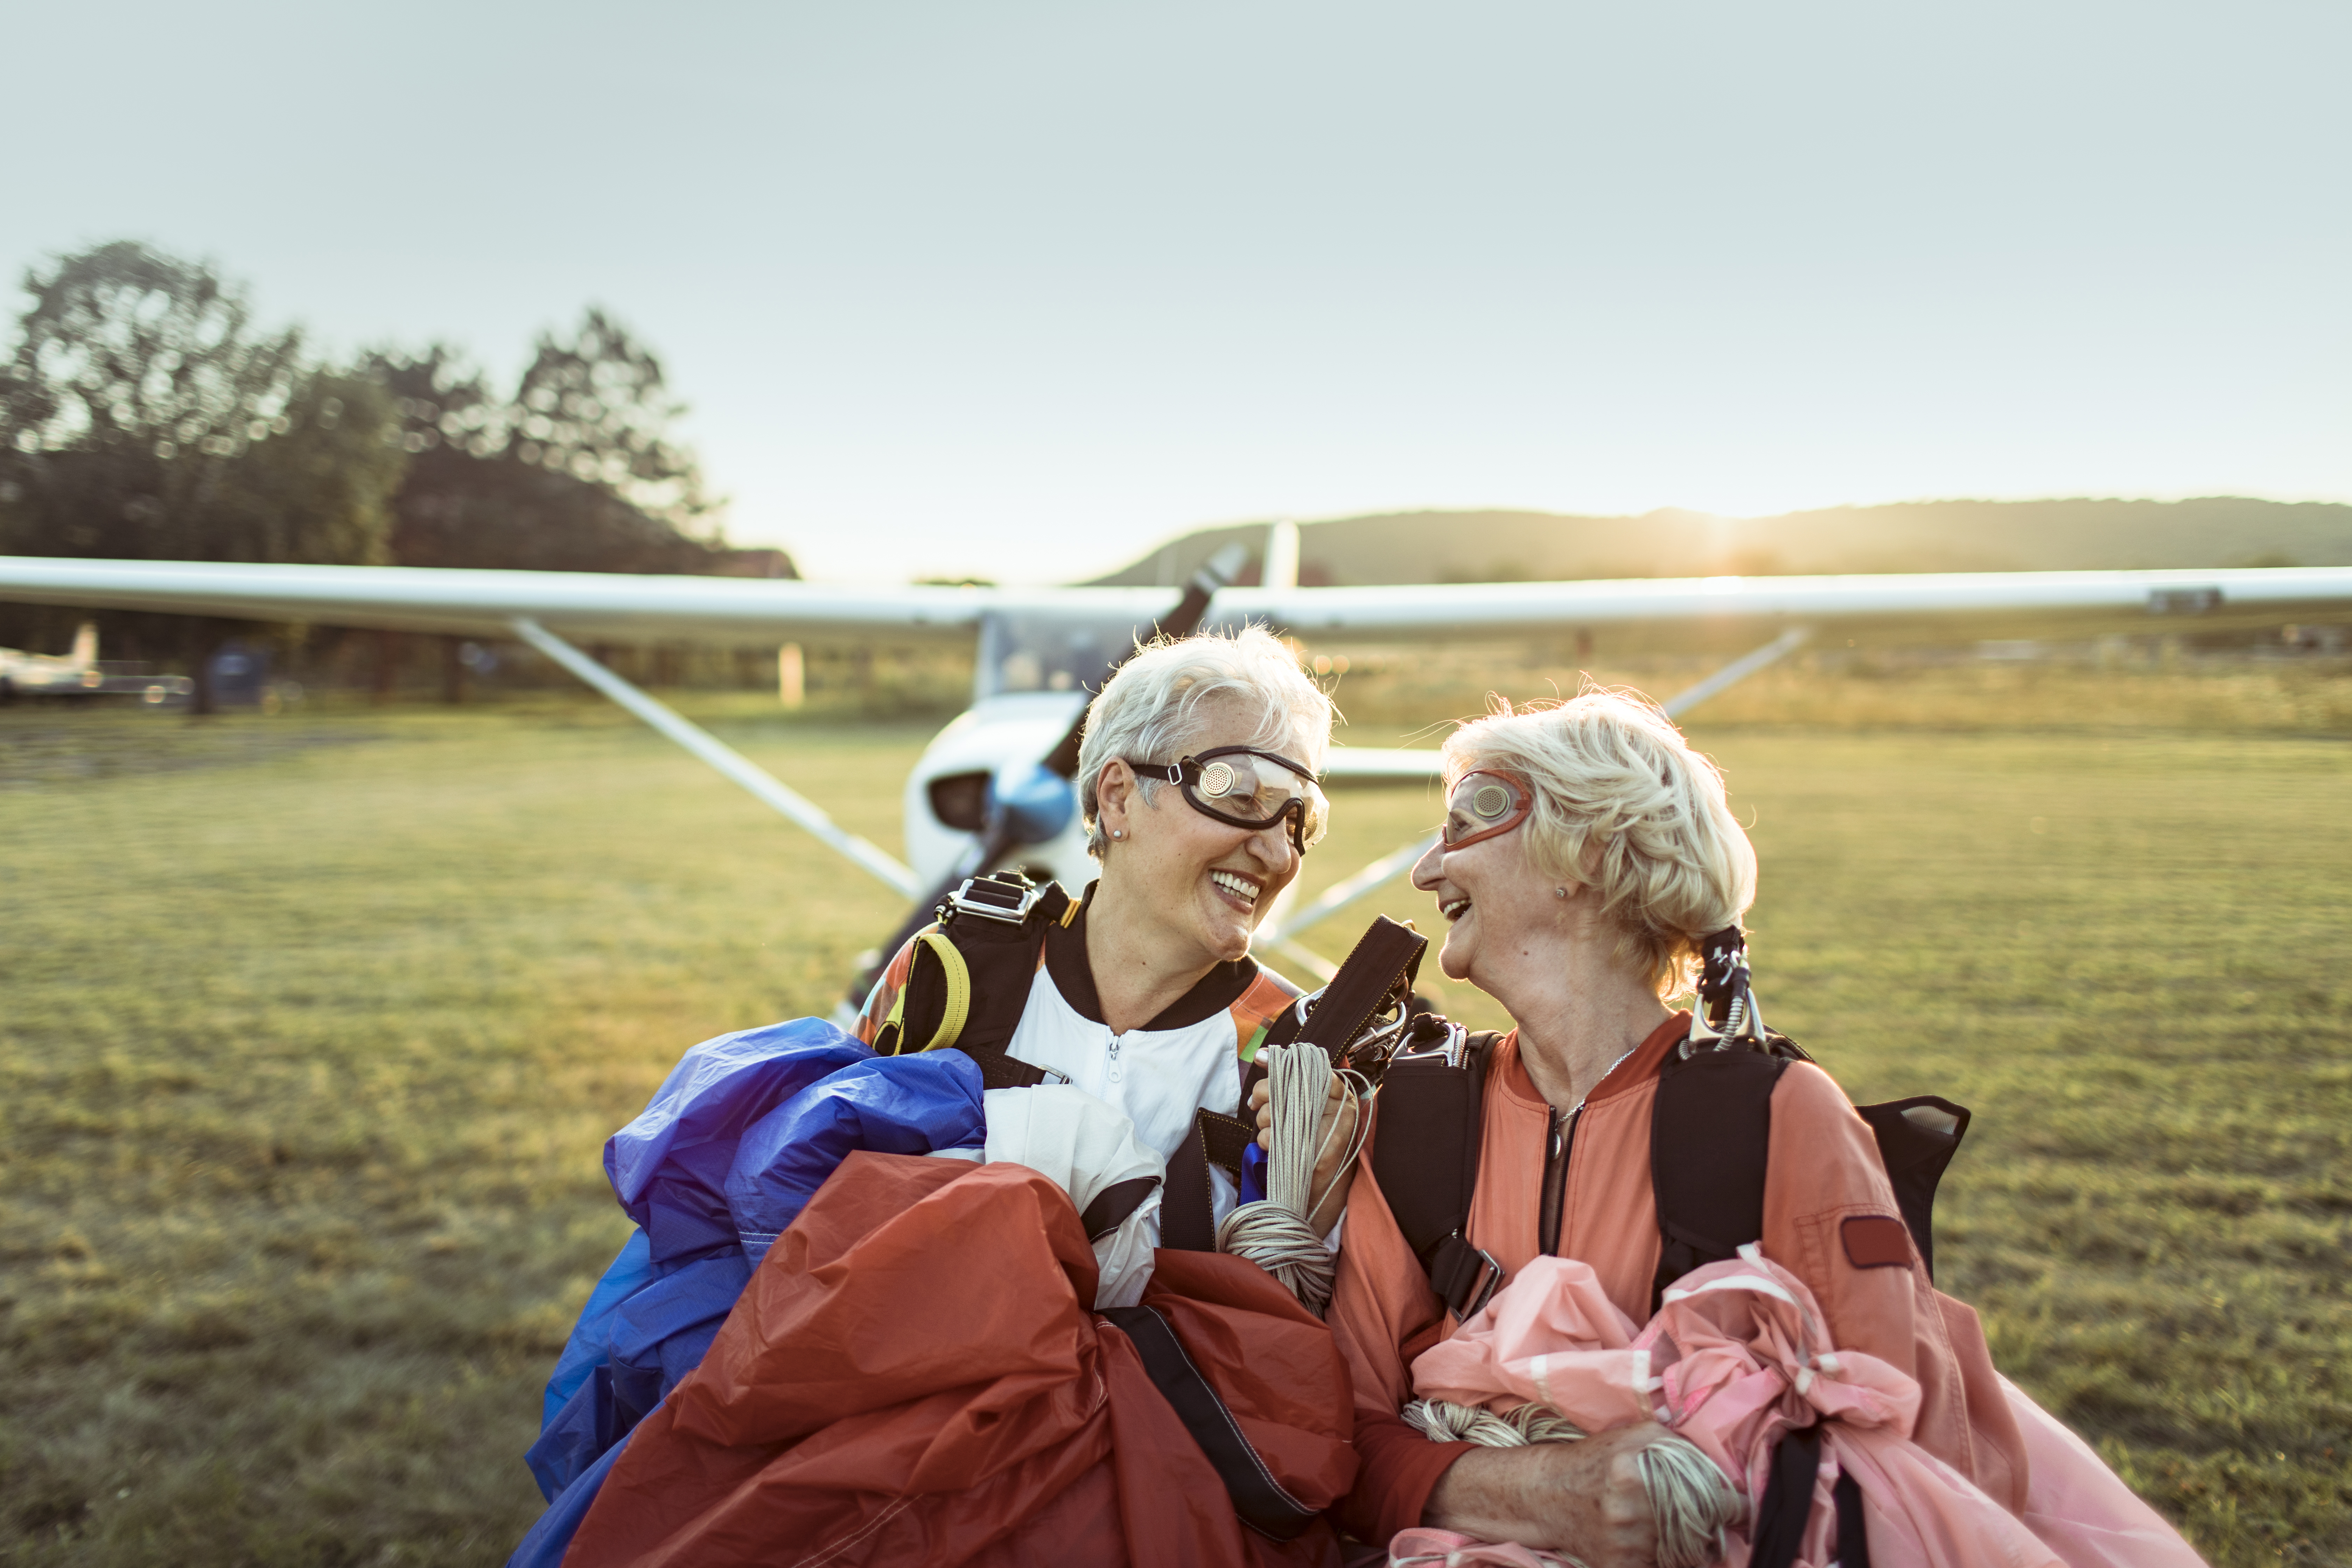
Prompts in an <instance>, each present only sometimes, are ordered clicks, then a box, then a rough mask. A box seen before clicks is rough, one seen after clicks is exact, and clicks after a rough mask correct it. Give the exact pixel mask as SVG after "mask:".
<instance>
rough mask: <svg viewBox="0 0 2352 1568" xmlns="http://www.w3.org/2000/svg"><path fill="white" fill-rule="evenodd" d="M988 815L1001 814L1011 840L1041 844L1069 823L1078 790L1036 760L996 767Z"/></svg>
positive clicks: (989, 793) (1075, 812)
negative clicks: (1010, 833) (1011, 833)
mask: <svg viewBox="0 0 2352 1568" xmlns="http://www.w3.org/2000/svg"><path fill="white" fill-rule="evenodd" d="M988 807H989V815H990V816H996V815H997V814H998V813H1000V812H1001V813H1003V820H1004V824H1005V826H1007V827H1009V828H1011V829H1012V832H1013V838H1014V840H1015V841H1016V842H1018V843H1022V844H1043V843H1045V841H1046V840H1047V839H1049V838H1051V837H1054V836H1055V834H1057V833H1059V832H1061V831H1062V829H1064V828H1065V827H1067V826H1069V825H1070V818H1071V817H1073V816H1076V815H1077V811H1078V792H1077V790H1076V787H1075V786H1074V785H1073V784H1071V783H1070V781H1069V780H1067V779H1066V778H1064V777H1063V776H1062V775H1061V774H1059V773H1055V772H1053V771H1052V770H1050V769H1048V768H1045V767H1043V766H1041V765H1040V764H1038V763H1017V764H1013V765H1010V766H1006V767H1002V768H999V769H997V771H996V776H995V777H994V778H992V779H991V780H990V781H989V784H988Z"/></svg>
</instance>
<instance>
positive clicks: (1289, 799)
mask: <svg viewBox="0 0 2352 1568" xmlns="http://www.w3.org/2000/svg"><path fill="white" fill-rule="evenodd" d="M1127 765H1128V766H1129V767H1130V768H1133V769H1134V770H1135V772H1136V774H1137V776H1138V777H1140V778H1147V779H1165V780H1166V781H1167V782H1168V783H1170V784H1174V785H1175V786H1176V787H1177V788H1178V789H1180V790H1181V791H1182V792H1183V794H1184V799H1185V802H1186V804H1188V805H1191V806H1192V809H1193V810H1194V811H1197V812H1199V813H1200V814H1201V815H1202V816H1206V817H1211V818H1213V819H1214V820H1216V821H1218V822H1223V823H1228V824H1231V825H1232V826H1235V827H1247V828H1251V829H1257V828H1265V827H1272V826H1274V825H1275V824H1276V823H1277V822H1280V821H1281V820H1283V818H1285V817H1288V818H1289V819H1290V847H1292V848H1293V849H1296V850H1297V851H1298V852H1299V853H1300V854H1302V855H1304V854H1305V853H1307V846H1308V845H1310V844H1313V843H1314V842H1315V841H1316V840H1317V839H1318V838H1320V837H1323V828H1324V826H1325V825H1326V824H1327V823H1328V821H1329V820H1330V815H1331V806H1330V803H1329V802H1328V801H1327V800H1325V799H1324V798H1323V786H1322V781H1321V780H1319V779H1318V778H1317V777H1316V776H1315V775H1314V773H1312V772H1310V771H1309V770H1307V768H1306V767H1304V766H1302V765H1300V764H1299V763H1294V762H1292V761H1291V760H1290V759H1289V758H1288V757H1280V756H1276V755H1275V753H1273V752H1261V751H1259V750H1257V749H1256V748H1255V747H1254V746H1217V747H1213V748H1212V749H1211V750H1209V751H1205V752H1201V753H1200V754H1199V755H1198V756H1192V757H1180V758H1178V759H1177V760H1176V761H1175V762H1172V763H1139V762H1136V761H1134V760H1133V759H1132V758H1129V760H1128V763H1127Z"/></svg>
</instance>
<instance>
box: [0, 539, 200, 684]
mask: <svg viewBox="0 0 2352 1568" xmlns="http://www.w3.org/2000/svg"><path fill="white" fill-rule="evenodd" d="M0 559H5V557H0ZM118 668H119V667H118ZM193 686H194V682H193V681H191V680H189V679H188V678H187V677H186V676H184V675H156V676H142V675H123V674H119V673H118V674H113V675H110V674H108V673H107V671H106V668H105V666H103V665H101V664H100V663H99V662H98V623H96V622H95V621H84V622H82V624H81V625H80V626H79V627H78V628H76V630H75V632H74V640H73V647H72V648H71V649H70V650H69V651H68V652H67V653H64V654H61V655H60V654H46V653H26V652H25V651H24V650H23V649H22V648H14V647H0V702H13V701H15V700H16V699H17V698H19V697H94V696H100V695H116V694H122V693H129V694H131V695H135V696H136V697H138V698H139V700H141V701H142V702H145V703H146V704H148V705H149V706H150V707H161V706H162V705H163V703H165V702H168V701H170V700H173V698H175V697H185V696H187V694H188V692H189V690H190V689H191V688H192V687H193Z"/></svg>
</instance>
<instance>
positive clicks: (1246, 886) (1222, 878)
mask: <svg viewBox="0 0 2352 1568" xmlns="http://www.w3.org/2000/svg"><path fill="white" fill-rule="evenodd" d="M1209 880H1211V881H1212V882H1214V883H1215V884H1216V885H1217V886H1218V887H1220V888H1223V889H1224V890H1225V891H1226V892H1228V893H1231V894H1232V895H1233V896H1234V897H1235V898H1237V899H1239V900H1241V901H1242V902H1244V903H1245V904H1255V903H1256V902H1257V884H1256V883H1255V882H1253V881H1251V880H1250V879H1248V878H1247V877H1236V876H1234V874H1233V873H1232V872H1231V871H1212V872H1210V873H1209Z"/></svg>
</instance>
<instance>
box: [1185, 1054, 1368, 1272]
mask: <svg viewBox="0 0 2352 1568" xmlns="http://www.w3.org/2000/svg"><path fill="white" fill-rule="evenodd" d="M1264 1059H1265V1064H1266V1104H1267V1106H1268V1108H1269V1109H1270V1110H1272V1111H1273V1113H1274V1126H1273V1133H1274V1137H1273V1148H1272V1149H1270V1150H1269V1151H1268V1152H1267V1159H1266V1172H1265V1201H1264V1202H1263V1203H1254V1204H1244V1205H1241V1206H1240V1207H1239V1208H1236V1209H1234V1212H1233V1213H1231V1214H1229V1215H1226V1216H1225V1219H1224V1223H1223V1225H1220V1226H1217V1250H1218V1251H1220V1252H1229V1253H1232V1254H1233V1255H1234V1257H1236V1258H1248V1259H1249V1260H1250V1261H1251V1262H1252V1263H1255V1264H1256V1265H1257V1266H1258V1267H1259V1268H1263V1269H1265V1271H1266V1272H1267V1273H1269V1274H1271V1275H1273V1276H1274V1277H1275V1278H1276V1279H1279V1280H1281V1281H1282V1283H1283V1284H1284V1285H1285V1286H1286V1287H1287V1288H1288V1289H1289V1290H1290V1293H1291V1294H1292V1295H1294V1296H1296V1297H1297V1298H1298V1300H1299V1302H1300V1304H1301V1305H1303V1306H1304V1307H1306V1309H1307V1310H1308V1311H1310V1312H1312V1313H1314V1314H1315V1315H1316V1316H1317V1317H1318V1318H1319V1317H1321V1316H1322V1315H1323V1312H1324V1310H1325V1309H1326V1308H1328V1306H1329V1305H1330V1304H1331V1285H1332V1280H1333V1278H1334V1276H1335V1275H1336V1273H1337V1268H1336V1267H1335V1265H1334V1264H1333V1262H1332V1258H1331V1252H1330V1249H1329V1248H1328V1247H1325V1246H1324V1245H1323V1237H1322V1236H1321V1234H1320V1233H1319V1232H1318V1231H1317V1230H1316V1229H1315V1227H1314V1226H1312V1225H1310V1224H1308V1223H1307V1221H1308V1214H1307V1208H1308V1205H1310V1204H1312V1203H1313V1202H1314V1201H1315V1167H1316V1165H1317V1163H1319V1162H1320V1161H1321V1159H1322V1157H1323V1155H1324V1153H1325V1152H1326V1151H1327V1150H1328V1148H1329V1147H1330V1141H1331V1139H1332V1138H1334V1137H1336V1136H1338V1134H1339V1123H1340V1119H1339V1117H1334V1118H1332V1124H1331V1127H1330V1129H1329V1130H1328V1131H1326V1132H1325V1133H1324V1136H1323V1140H1322V1142H1320V1143H1318V1142H1316V1139H1315V1132H1316V1124H1317V1122H1318V1121H1320V1119H1321V1117H1322V1114H1323V1106H1324V1102H1325V1101H1326V1100H1328V1098H1329V1096H1330V1092H1331V1079H1332V1076H1333V1074H1332V1068H1331V1058H1330V1056H1329V1055H1328V1053H1327V1052H1326V1051H1325V1050H1324V1049H1323V1047H1320V1046H1317V1045H1311V1044H1307V1043H1306V1042H1303V1041H1302V1042H1299V1043H1297V1044H1294V1045H1286V1046H1270V1047H1266V1049H1265V1058H1264ZM1355 1076H1356V1075H1354V1074H1349V1077H1350V1078H1353V1077H1355ZM1355 1120H1356V1131H1355V1136H1354V1138H1353V1140H1352V1145H1353V1146H1352V1147H1351V1148H1349V1151H1348V1158H1347V1160H1346V1162H1345V1163H1342V1164H1341V1166H1340V1171H1341V1172H1342V1173H1344V1172H1345V1171H1346V1170H1347V1167H1348V1165H1349V1164H1352V1163H1354V1162H1355V1159H1356V1156H1357V1155H1358V1154H1359V1153H1360V1152H1361V1151H1362V1149H1363V1145H1364V1137H1365V1134H1366V1131H1367V1129H1366V1126H1365V1123H1366V1122H1368V1121H1370V1118H1369V1117H1367V1116H1365V1115H1363V1114H1361V1113H1360V1112H1359V1114H1358V1115H1357V1117H1356V1119H1355ZM1334 1185H1335V1186H1336V1185H1337V1183H1336V1182H1335V1183H1334Z"/></svg>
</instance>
